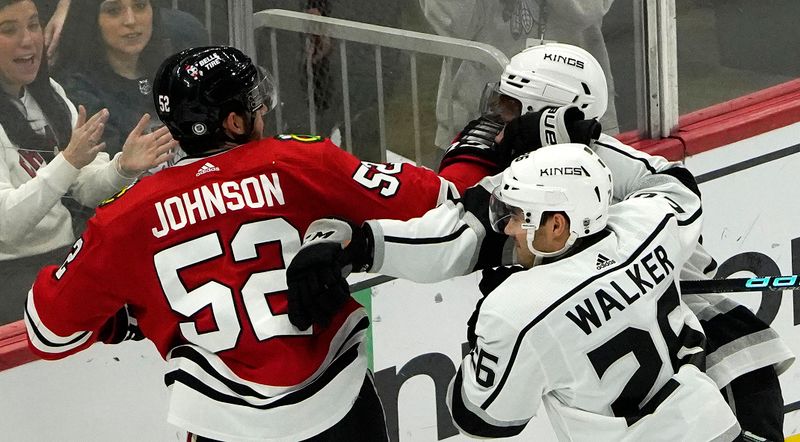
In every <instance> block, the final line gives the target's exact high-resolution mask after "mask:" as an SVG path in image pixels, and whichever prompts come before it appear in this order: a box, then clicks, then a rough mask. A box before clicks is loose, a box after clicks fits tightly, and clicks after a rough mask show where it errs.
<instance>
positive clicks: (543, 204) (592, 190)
mask: <svg viewBox="0 0 800 442" xmlns="http://www.w3.org/2000/svg"><path fill="white" fill-rule="evenodd" d="M613 188H614V186H613V181H612V177H611V169H609V168H608V166H606V164H605V163H604V162H603V160H601V159H600V157H599V156H598V155H597V154H596V153H594V151H592V150H591V149H590V148H589V147H587V146H585V145H583V144H575V143H570V144H554V145H552V146H544V147H542V148H539V149H538V150H536V151H533V152H531V153H527V154H524V155H521V156H519V157H517V158H516V159H515V160H514V161H513V162H511V166H509V167H508V168H507V169H506V170H505V171H504V172H503V175H502V179H501V182H500V185H499V186H497V188H496V189H495V190H494V192H492V198H491V202H490V205H489V206H490V207H489V219H490V221H491V223H492V228H493V229H494V230H495V231H497V232H500V233H503V231H504V230H505V227H506V225H507V224H508V221H509V219H510V218H511V217H512V216H517V217H521V218H522V219H521V221H522V225H521V226H522V228H523V229H526V230H527V240H528V248H529V249H530V251H531V252H532V253H533V254H534V255H536V256H539V257H548V256H557V255H560V254H562V253H564V252H565V251H566V250H568V249H569V247H570V246H572V244H574V243H575V241H576V240H577V239H578V238H582V237H584V236H589V235H592V234H594V233H597V232H599V231H601V230H602V229H603V228H605V226H606V223H607V222H608V206H609V204H610V203H611V198H612V189H613ZM545 212H564V213H566V215H567V217H568V218H569V221H570V226H569V229H570V235H569V238H568V239H567V242H566V244H565V245H564V247H563V248H562V249H561V250H558V251H555V252H541V251H538V250H535V249H534V248H533V238H534V232H535V230H536V229H538V228H539V224H540V222H541V220H542V215H543V214H544V213H545Z"/></svg>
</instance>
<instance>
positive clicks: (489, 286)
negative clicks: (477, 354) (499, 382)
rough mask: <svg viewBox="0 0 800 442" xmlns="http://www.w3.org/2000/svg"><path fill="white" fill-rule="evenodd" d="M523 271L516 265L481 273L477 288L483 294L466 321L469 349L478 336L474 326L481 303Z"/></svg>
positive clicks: (473, 345) (484, 270)
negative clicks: (511, 277) (510, 277)
mask: <svg viewBox="0 0 800 442" xmlns="http://www.w3.org/2000/svg"><path fill="white" fill-rule="evenodd" d="M523 270H525V268H524V267H522V266H518V265H515V266H501V267H497V268H489V269H483V271H482V272H481V281H480V282H479V283H478V288H479V289H480V291H481V293H482V294H483V297H482V298H481V299H479V300H478V303H477V304H475V310H473V311H472V315H470V317H469V319H468V320H467V343H468V344H469V348H475V344H476V343H477V342H478V336H477V335H476V334H475V326H476V325H477V323H478V315H479V314H480V311H481V305H483V301H484V300H485V299H486V297H487V296H489V293H492V292H493V291H494V289H496V288H497V287H498V286H499V285H500V284H502V283H503V281H505V280H506V279H507V278H508V277H509V276H511V275H512V274H514V273H517V272H521V271H523Z"/></svg>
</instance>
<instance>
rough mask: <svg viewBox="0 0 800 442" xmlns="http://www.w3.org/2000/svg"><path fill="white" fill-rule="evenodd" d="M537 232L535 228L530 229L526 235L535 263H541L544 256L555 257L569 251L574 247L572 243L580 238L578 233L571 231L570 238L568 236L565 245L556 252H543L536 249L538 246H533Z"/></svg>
mask: <svg viewBox="0 0 800 442" xmlns="http://www.w3.org/2000/svg"><path fill="white" fill-rule="evenodd" d="M535 233H536V230H535V229H528V232H527V235H526V240H527V242H528V250H530V251H531V253H533V265H537V264H541V263H542V260H543V259H544V258H553V257H556V256H561V255H563V254H565V253H567V251H568V250H569V249H570V247H572V245H573V244H575V240H577V239H578V237H577V235H575V234H574V233H572V232H570V234H569V238H567V241H566V242H565V243H564V247H562V248H560V249H558V250H556V251H555V252H542V251H541V250H536V248H535V247H533V238H534V235H535Z"/></svg>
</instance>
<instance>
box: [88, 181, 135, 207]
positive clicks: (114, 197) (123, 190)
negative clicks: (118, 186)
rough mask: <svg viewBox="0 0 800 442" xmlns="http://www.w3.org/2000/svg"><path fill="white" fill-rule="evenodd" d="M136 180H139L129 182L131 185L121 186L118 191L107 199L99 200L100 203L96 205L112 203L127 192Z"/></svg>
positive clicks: (101, 205)
mask: <svg viewBox="0 0 800 442" xmlns="http://www.w3.org/2000/svg"><path fill="white" fill-rule="evenodd" d="M138 182H139V180H136V181H134V182H133V183H131V185H129V186H125V187H123V188H122V190H120V191H119V192H117V193H115V194H114V195H112V196H111V197H109V198H108V199H105V200H103V201H101V202H100V204H98V205H97V207H103V206H107V205H109V204H111V203H113V202H114V201H116V200H118V199H120V198H122V195H125V194H126V193H127V192H128V190H129V189H130V188H131V187H133V186H134V185H135V184H136V183H138Z"/></svg>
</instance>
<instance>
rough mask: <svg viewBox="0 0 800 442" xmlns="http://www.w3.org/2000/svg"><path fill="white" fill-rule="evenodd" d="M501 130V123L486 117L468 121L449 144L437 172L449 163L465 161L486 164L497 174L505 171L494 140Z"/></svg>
mask: <svg viewBox="0 0 800 442" xmlns="http://www.w3.org/2000/svg"><path fill="white" fill-rule="evenodd" d="M501 130H503V123H498V122H496V121H493V120H491V119H489V118H486V117H480V118H478V119H475V120H472V121H470V122H469V123H467V125H466V126H465V127H464V129H463V130H462V131H461V133H460V134H458V136H457V137H456V139H455V140H453V143H452V144H450V147H449V148H448V149H447V152H445V154H444V157H443V158H442V161H441V163H440V164H439V170H442V169H444V168H445V167H446V166H448V165H449V164H451V163H455V162H459V161H465V160H466V161H474V162H479V163H482V164H488V165H490V166H492V167H493V168H495V169H497V171H498V172H499V171H500V170H503V169H505V167H506V165H504V163H503V162H502V158H501V157H500V156H499V155H498V152H497V149H496V147H495V145H496V143H495V140H494V139H495V137H496V136H497V135H498V134H499V133H500V131H501Z"/></svg>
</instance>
